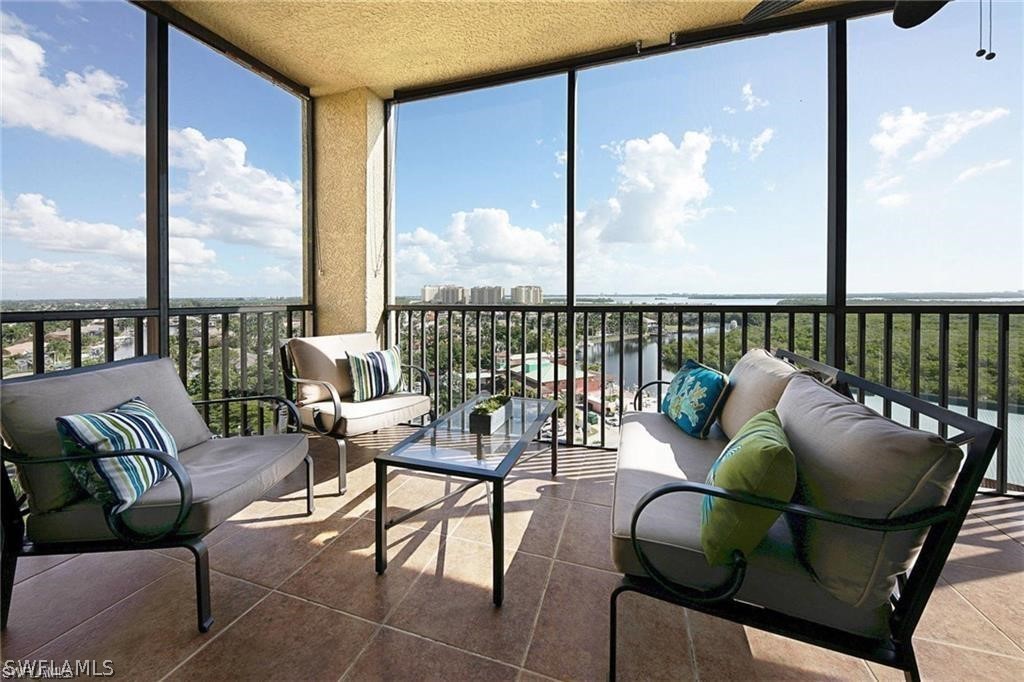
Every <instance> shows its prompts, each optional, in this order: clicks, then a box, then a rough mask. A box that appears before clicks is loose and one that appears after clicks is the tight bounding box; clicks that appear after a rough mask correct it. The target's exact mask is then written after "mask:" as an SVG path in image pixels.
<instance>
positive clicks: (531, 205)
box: [530, 199, 540, 209]
mask: <svg viewBox="0 0 1024 682" xmlns="http://www.w3.org/2000/svg"><path fill="white" fill-rule="evenodd" d="M530 208H533V209H537V208H540V204H538V203H537V200H536V199H532V200H531V201H530Z"/></svg>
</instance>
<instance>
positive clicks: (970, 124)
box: [913, 107, 1010, 161]
mask: <svg viewBox="0 0 1024 682" xmlns="http://www.w3.org/2000/svg"><path fill="white" fill-rule="evenodd" d="M1009 114H1010V110H1009V109H1005V108H1003V107H997V108H995V109H989V110H988V111H984V110H981V109H975V110H974V111H969V112H959V111H954V112H953V113H950V114H946V115H945V116H936V117H935V118H934V119H933V121H934V123H936V124H937V128H936V129H935V130H933V131H932V132H931V134H930V135H929V136H928V139H927V141H925V143H924V148H923V149H921V151H919V152H917V154H914V158H913V160H914V161H925V160H927V159H934V158H936V157H939V156H942V155H943V154H945V153H946V150H947V149H949V148H950V147H952V146H953V145H954V144H956V143H957V142H959V141H960V140H962V139H963V138H964V136H965V135H967V133H969V132H971V131H972V130H974V129H975V128H980V127H981V126H984V125H988V124H989V123H992V122H993V121H998V120H999V119H1001V118H1003V117H1004V116H1008V115H1009Z"/></svg>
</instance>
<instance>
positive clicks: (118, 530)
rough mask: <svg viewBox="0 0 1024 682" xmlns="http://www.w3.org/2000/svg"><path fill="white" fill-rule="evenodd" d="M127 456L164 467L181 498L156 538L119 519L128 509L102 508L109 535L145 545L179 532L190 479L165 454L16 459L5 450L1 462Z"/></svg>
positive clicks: (139, 452)
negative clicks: (112, 509)
mask: <svg viewBox="0 0 1024 682" xmlns="http://www.w3.org/2000/svg"><path fill="white" fill-rule="evenodd" d="M128 455H139V456H142V457H148V458H150V459H155V460H157V461H158V462H160V463H161V464H163V465H164V466H165V467H167V469H168V470H169V471H170V472H171V476H173V477H174V480H175V482H176V483H177V484H178V492H179V494H180V499H179V500H178V514H177V516H176V517H175V518H174V523H172V524H171V525H170V526H169V527H168V528H166V529H165V530H163V531H161V532H159V533H157V534H155V535H146V534H144V533H139V532H138V531H136V530H133V529H132V528H130V527H129V526H128V525H127V524H126V523H125V522H124V519H123V518H121V517H122V515H123V514H124V512H126V511H129V510H130V509H131V507H129V508H128V509H125V510H124V511H122V512H118V513H116V514H115V513H112V512H111V510H110V509H109V508H108V507H107V506H104V512H105V515H106V519H107V526H108V527H109V528H110V532H112V533H113V534H114V535H115V536H116V537H117V538H118V539H120V540H123V541H124V542H127V543H128V544H132V545H145V544H149V543H152V542H157V541H158V540H163V539H164V538H166V537H168V536H170V535H174V534H175V533H177V532H178V529H180V528H181V525H182V524H183V523H184V522H185V519H186V518H187V517H188V513H189V511H191V509H192V478H191V477H190V476H189V475H188V471H187V470H186V469H185V467H184V465H182V463H181V462H179V461H178V460H177V459H176V458H174V457H171V456H170V455H169V454H167V453H166V452H161V451H160V450H150V449H147V448H140V449H137V450H124V451H122V452H96V453H92V454H82V455H68V456H66V457H19V456H17V455H13V454H12V453H10V451H5V452H4V455H3V459H4V460H5V461H8V462H13V463H14V464H17V465H21V466H24V465H28V466H31V465H33V464H66V463H68V462H76V461H77V462H88V461H92V460H97V459H112V458H114V457H124V456H128Z"/></svg>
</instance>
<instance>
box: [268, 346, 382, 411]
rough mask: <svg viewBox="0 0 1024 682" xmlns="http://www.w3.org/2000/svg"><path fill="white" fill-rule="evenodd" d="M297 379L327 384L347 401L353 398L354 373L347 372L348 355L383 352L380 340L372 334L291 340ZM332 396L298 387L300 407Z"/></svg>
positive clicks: (316, 387)
mask: <svg viewBox="0 0 1024 682" xmlns="http://www.w3.org/2000/svg"><path fill="white" fill-rule="evenodd" d="M288 350H289V351H291V355H292V362H294V363H295V376H297V377H299V378H300V379H316V380H317V381H326V382H327V383H329V384H331V385H333V386H334V387H335V388H336V389H338V393H339V395H341V397H342V398H346V397H348V396H350V395H352V390H353V389H352V372H351V371H350V370H349V368H348V354H349V353H368V352H369V351H372V350H380V344H379V343H377V336H376V334H374V333H372V332H360V333H357V334H335V335H333V336H307V337H305V338H295V339H289V340H288ZM330 399H331V394H330V393H328V392H327V390H326V389H324V388H322V387H320V386H311V385H309V384H305V385H302V384H300V385H299V403H300V404H303V405H304V404H306V403H315V402H319V401H321V400H330Z"/></svg>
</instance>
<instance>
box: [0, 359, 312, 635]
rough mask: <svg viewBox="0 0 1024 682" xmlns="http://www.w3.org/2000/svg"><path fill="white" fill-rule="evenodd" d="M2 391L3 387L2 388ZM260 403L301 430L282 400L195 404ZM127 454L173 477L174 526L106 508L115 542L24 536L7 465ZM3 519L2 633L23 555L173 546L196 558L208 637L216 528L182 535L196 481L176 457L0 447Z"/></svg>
mask: <svg viewBox="0 0 1024 682" xmlns="http://www.w3.org/2000/svg"><path fill="white" fill-rule="evenodd" d="M156 358H157V356H155V355H149V356H143V357H139V358H133V359H131V360H122V361H119V362H118V363H117V364H118V365H119V366H120V365H122V364H125V363H130V364H133V363H139V362H151V361H153V360H155V359H156ZM107 366H109V363H108V364H105V365H93V366H89V367H77V368H74V369H68V370H62V371H59V372H51V373H48V374H46V375H32V376H26V377H18V378H15V379H8V380H5V381H4V382H2V383H3V384H12V383H24V382H29V381H35V380H38V379H40V378H41V376H45V377H53V376H67V375H71V374H82V373H86V372H92V371H95V370H97V369H101V368H103V367H107ZM0 386H2V384H0ZM251 401H260V402H268V403H271V404H273V405H275V406H277V407H284V408H285V409H287V410H288V415H289V427H290V428H296V429H297V426H296V425H300V424H301V421H300V419H299V412H298V408H296V406H295V404H294V403H293V402H292V401H291V400H288V399H287V398H285V397H282V396H276V395H238V396H231V397H225V398H213V399H208V400H199V401H194V402H193V404H194V405H196V406H204V405H211V404H224V405H226V404H228V403H237V402H251ZM126 454H134V455H141V456H143V457H149V458H152V459H156V460H158V461H159V462H160V463H162V464H163V465H164V466H165V467H167V469H168V470H169V471H170V472H171V475H172V476H173V477H174V480H175V482H176V484H177V486H178V490H179V491H180V501H179V505H178V513H177V514H176V516H175V520H174V522H173V523H172V524H171V525H170V526H168V527H167V528H165V529H163V530H161V531H160V532H158V533H155V534H145V533H140V532H138V531H136V530H134V529H132V528H131V527H130V526H129V525H128V524H127V523H126V522H125V521H124V519H123V518H122V514H120V513H118V514H114V513H112V511H111V509H110V507H109V506H108V507H105V509H104V511H105V512H106V514H105V516H106V521H107V526H108V528H109V529H110V532H111V533H112V534H113V535H114V539H111V540H89V541H81V542H52V543H35V542H32V541H30V540H29V539H28V538H27V537H25V521H24V517H25V516H26V515H27V514H28V513H29V510H28V508H27V500H26V497H25V496H24V495H23V496H22V497H21V498H18V497H16V496H15V493H14V486H13V484H12V483H11V480H10V474H9V472H8V468H7V463H11V464H14V465H15V466H21V465H35V464H51V463H52V464H63V463H66V462H68V461H76V460H77V461H91V460H96V459H109V458H112V457H120V456H123V455H126ZM304 463H305V468H306V514H307V515H310V514H312V513H313V511H314V508H315V506H314V498H313V486H314V484H315V483H316V479H315V477H314V473H313V458H312V456H311V455H309V454H307V455H306V457H305V459H304ZM0 469H2V474H0V514H2V519H0V523H2V535H3V538H2V548H0V554H2V559H0V597H2V599H0V628H6V627H7V617H8V615H9V613H10V606H11V599H12V597H13V593H14V578H15V573H16V570H17V565H18V557H22V556H47V555H54V554H83V553H93V552H121V551H132V550H146V549H163V548H169V547H185V548H186V549H188V550H189V551H190V552H191V553H192V555H193V557H194V558H195V574H196V613H197V624H198V628H199V631H200V632H207V631H209V629H210V626H211V625H212V624H213V616H212V613H211V602H210V562H209V556H208V552H207V547H206V544H205V543H204V542H203V538H204V537H205V536H206V535H208V534H209V533H210V532H212V531H213V530H214V529H213V528H211V529H208V530H207V531H205V532H203V533H199V534H194V533H180V532H179V530H180V529H181V526H182V524H184V522H185V521H186V519H187V518H188V515H189V513H190V511H191V508H192V479H191V477H190V476H189V474H188V470H187V469H186V468H185V466H184V465H183V464H182V463H181V462H179V461H178V460H177V459H175V458H174V457H171V456H170V455H168V454H167V453H165V452H159V451H157V450H146V449H140V450H131V451H127V452H116V453H95V454H88V455H86V454H83V455H74V456H62V457H45V458H38V457H25V456H22V455H20V454H19V453H15V452H14V451H13V450H11V449H9V448H7V447H6V446H2V447H0Z"/></svg>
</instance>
